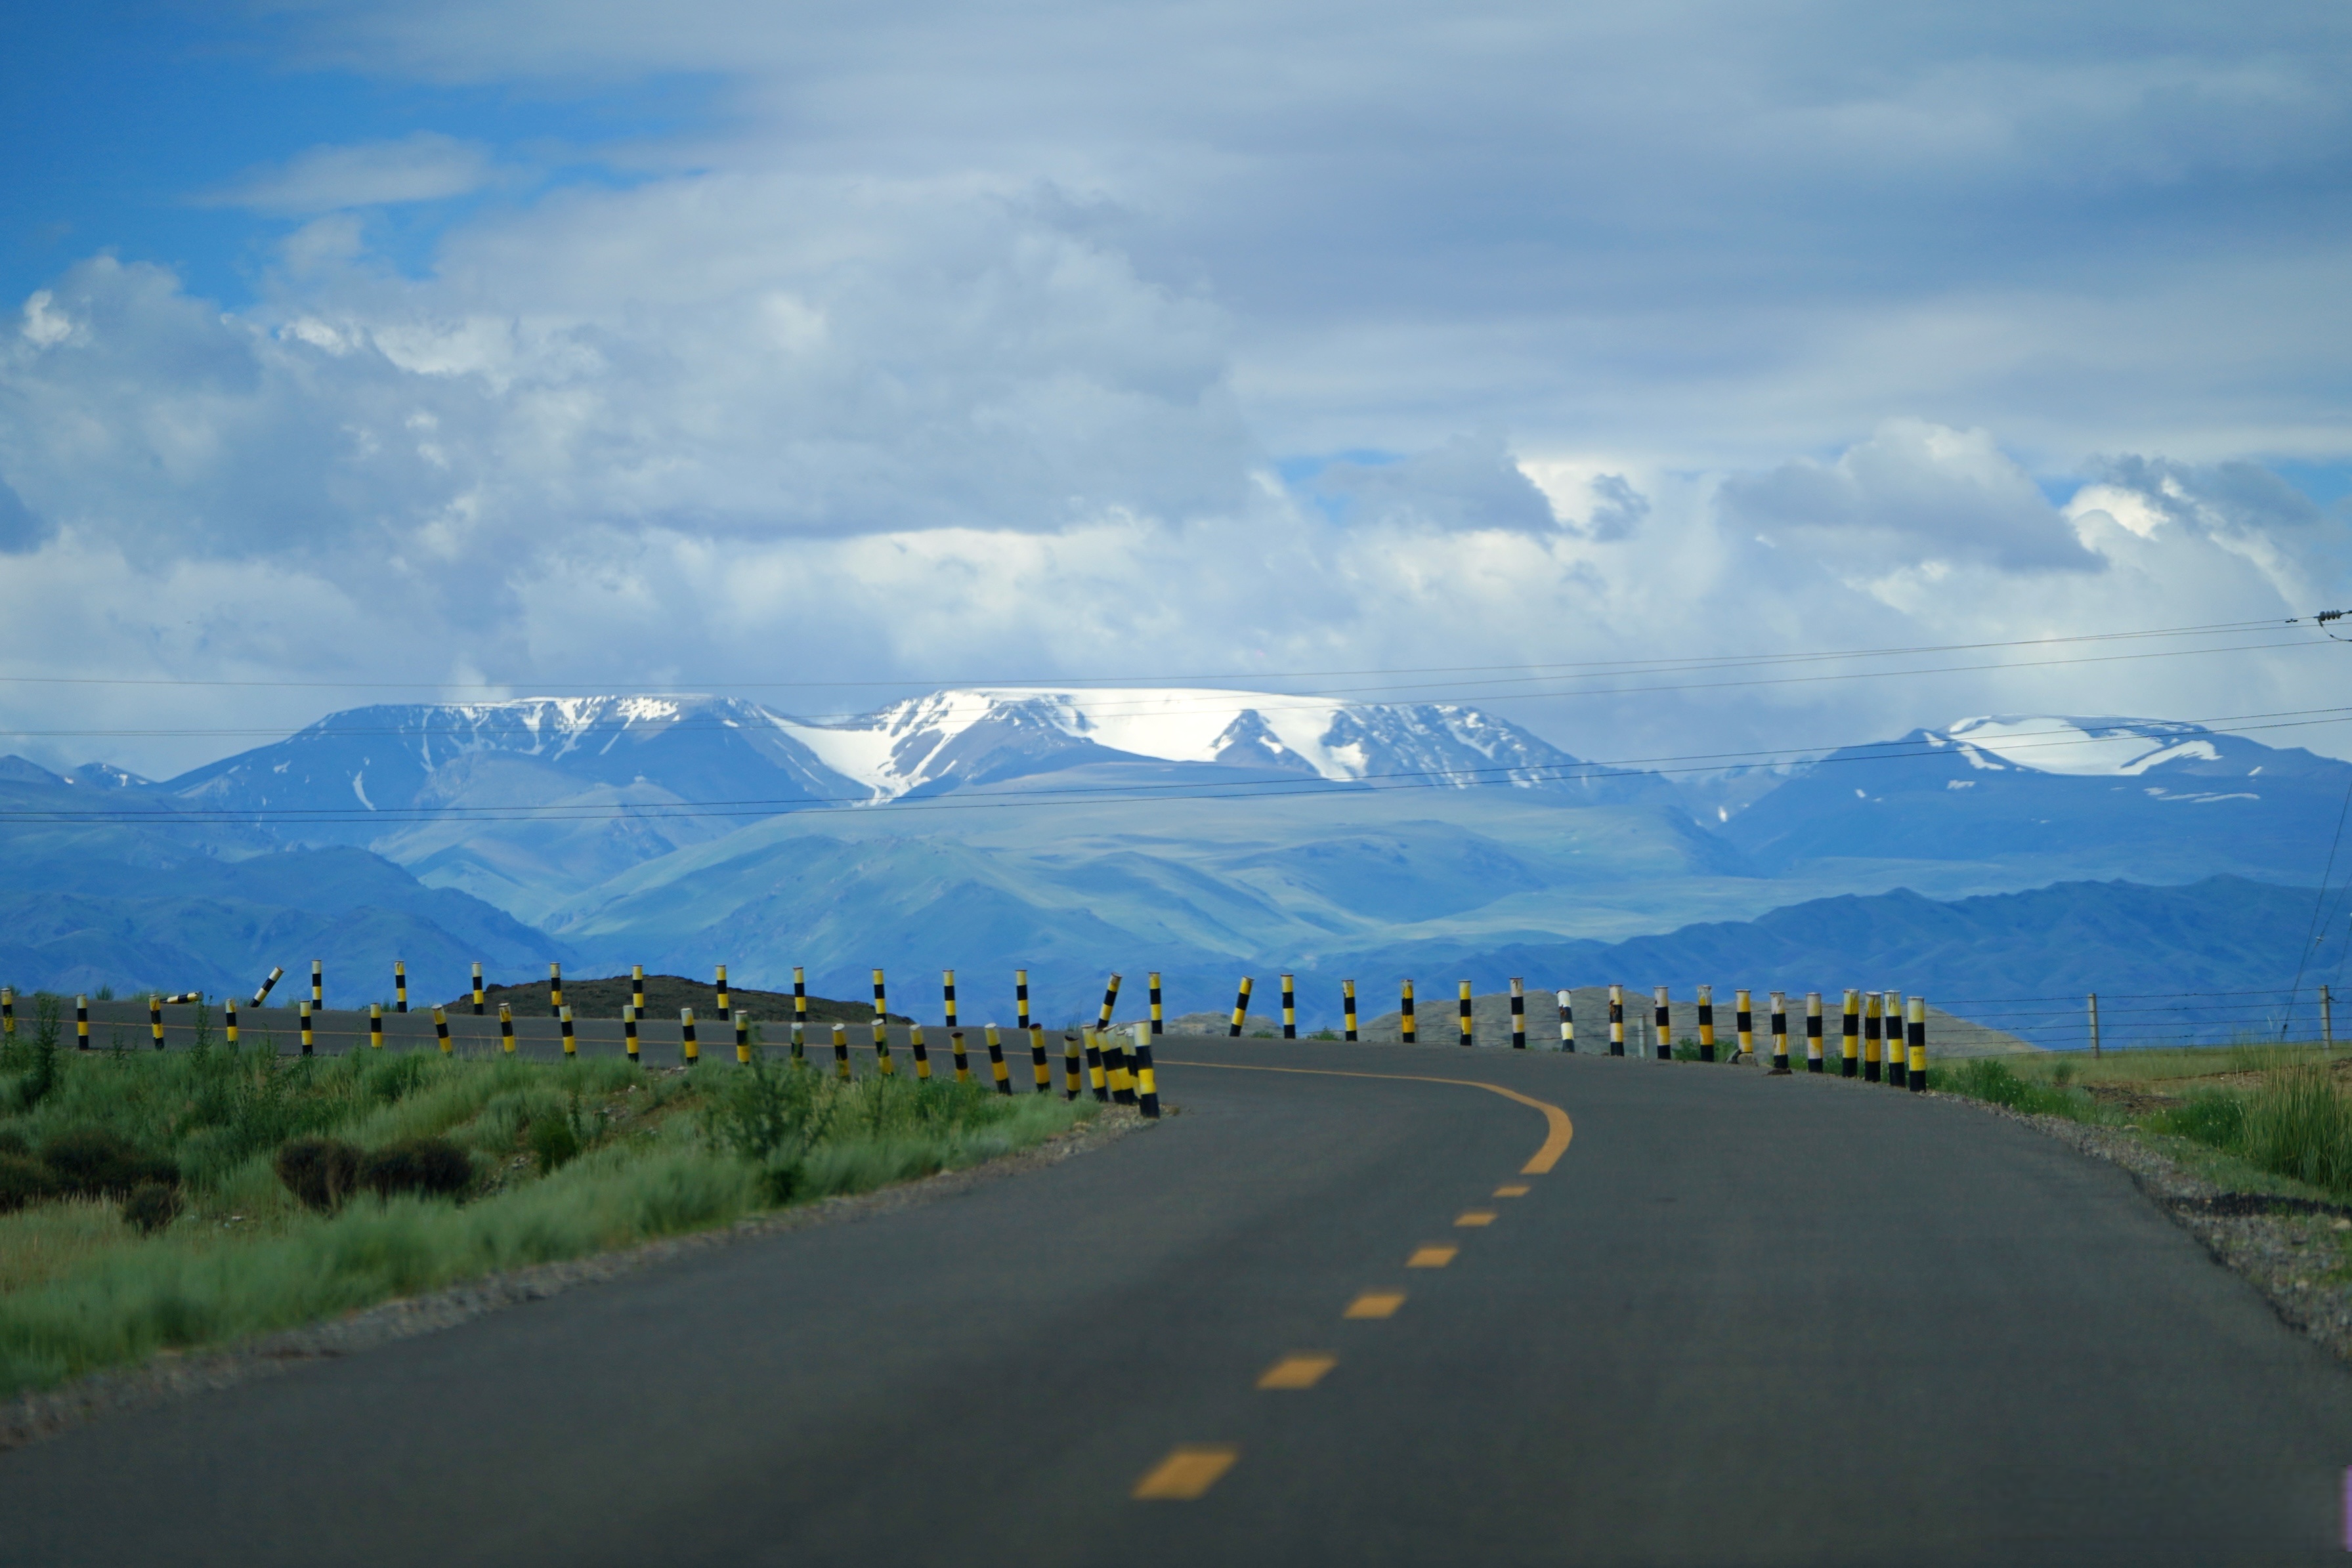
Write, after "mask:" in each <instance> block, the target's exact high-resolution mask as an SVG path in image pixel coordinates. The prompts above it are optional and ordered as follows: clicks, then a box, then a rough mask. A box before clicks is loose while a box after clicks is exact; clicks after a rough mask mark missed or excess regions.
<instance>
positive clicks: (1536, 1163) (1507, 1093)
mask: <svg viewBox="0 0 2352 1568" xmlns="http://www.w3.org/2000/svg"><path fill="white" fill-rule="evenodd" d="M1160 1066H1162V1067H1214V1068H1221V1069H1223V1071H1227V1072H1297V1073H1302V1074H1304V1075H1306V1076H1307V1077H1310V1078H1384V1079H1387V1080H1389V1081H1390V1082H1396V1083H1451V1084H1453V1085H1454V1086H1455V1087H1456V1088H1461V1089H1484V1090H1485V1091H1486V1092H1487V1093H1489V1094H1500V1095H1501V1096H1502V1097H1503V1098H1504V1099H1506V1100H1516V1101H1517V1102H1518V1103H1520V1104H1522V1105H1527V1106H1531V1107H1533V1108H1534V1109H1536V1110H1538V1111H1540V1112H1542V1113H1543V1115H1544V1124H1545V1135H1544V1141H1543V1146H1542V1147H1541V1148H1538V1150H1536V1152H1535V1153H1534V1154H1533V1155H1530V1156H1528V1163H1527V1164H1526V1165H1523V1166H1520V1167H1519V1174H1520V1175H1521V1176H1543V1175H1545V1174H1546V1173H1548V1172H1549V1171H1550V1169H1551V1167H1552V1166H1556V1165H1558V1164H1559V1156H1560V1155H1564V1154H1566V1153H1568V1144H1569V1140H1570V1138H1573V1137H1574V1136H1576V1124H1575V1123H1573V1122H1571V1121H1570V1120H1569V1119H1568V1113H1567V1112H1565V1111H1563V1110H1561V1109H1560V1108H1559V1106H1557V1105H1554V1104H1551V1103H1549V1102H1547V1101H1542V1100H1538V1099H1536V1098H1535V1097H1534V1096H1533V1095H1529V1094H1522V1093H1520V1092H1518V1091H1517V1090H1516V1089H1506V1088H1504V1087H1503V1086H1502V1085H1501V1084H1499V1083H1481V1082H1478V1080H1476V1079H1475V1078H1433V1077H1431V1076H1430V1075H1429V1074H1427V1073H1425V1072H1350V1071H1343V1070H1342V1069H1339V1068H1336V1067H1266V1066H1262V1065H1260V1064H1258V1063H1255V1062H1247V1061H1172V1060H1169V1059H1165V1058H1163V1059H1162V1060H1161V1061H1160Z"/></svg>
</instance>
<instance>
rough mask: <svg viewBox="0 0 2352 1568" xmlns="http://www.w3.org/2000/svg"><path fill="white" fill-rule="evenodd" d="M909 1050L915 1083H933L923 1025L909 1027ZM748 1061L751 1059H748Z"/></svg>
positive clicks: (929, 1055)
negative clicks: (924, 1042) (925, 1047)
mask: <svg viewBox="0 0 2352 1568" xmlns="http://www.w3.org/2000/svg"><path fill="white" fill-rule="evenodd" d="M907 1049H908V1051H910V1052H911V1053H913V1055H914V1058H915V1082H918V1083H929V1082H930V1081H931V1053H930V1052H929V1051H927V1050H925V1049H924V1046H923V1026H922V1025H921V1024H919V1023H916V1024H908V1026H907ZM746 1060H749V1058H748V1057H747V1058H746Z"/></svg>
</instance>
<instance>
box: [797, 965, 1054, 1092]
mask: <svg viewBox="0 0 2352 1568" xmlns="http://www.w3.org/2000/svg"><path fill="white" fill-rule="evenodd" d="M1023 989H1024V990H1025V989H1027V987H1025V986H1024V987H1023ZM986 1034H987V1038H988V1071H989V1072H990V1074H991V1075H992V1076H993V1077H994V1078H995V1080H996V1092H998V1093H999V1094H1010V1093H1012V1092H1013V1074H1012V1073H1010V1072H1008V1071H1005V1067H1004V1042H1003V1040H999V1039H997V1037H996V1026H995V1025H994V1024H990V1025H989V1026H988V1029H987V1030H986ZM833 1038H834V1049H835V1050H836V1051H842V1053H843V1054H842V1058H841V1068H842V1076H843V1077H845V1078H846V1077H848V1076H849V1056H848V1053H847V1051H846V1049H845V1047H843V1046H842V1045H841V1043H840V1042H841V1039H842V1034H841V1026H840V1025H839V1024H835V1025H834V1026H833Z"/></svg>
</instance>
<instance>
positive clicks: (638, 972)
mask: <svg viewBox="0 0 2352 1568" xmlns="http://www.w3.org/2000/svg"><path fill="white" fill-rule="evenodd" d="M629 1005H630V1006H631V1007H633V1008H635V1009H637V1016H638V1017H639V1018H643V1017H645V1016H646V967H645V966H644V965H643V964H632V965H630V966H629Z"/></svg>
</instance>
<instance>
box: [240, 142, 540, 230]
mask: <svg viewBox="0 0 2352 1568" xmlns="http://www.w3.org/2000/svg"><path fill="white" fill-rule="evenodd" d="M495 177H496V172H495V171H494V169H493V168H492V165H491V160H490V153H489V149H488V148H487V147H484V146H482V145H480V144H479V143H478V142H472V141H458V140H457V138H455V137H451V136H445V135H442V134H440V133H439V132H437V131H417V132H415V134H413V135H410V136H405V137H403V138H401V139H399V140H398V141H362V142H355V143H352V144H351V145H348V146H341V147H313V148H311V149H310V150H309V151H308V152H301V153H298V154H297V155H296V156H294V157H292V158H289V159H288V160H287V161H286V162H283V163H280V164H277V165H275V166H273V167H269V168H265V169H255V170H251V171H248V172H247V174H246V175H245V177H244V178H242V179H240V180H238V181H237V182H236V183H234V184H232V185H229V186H226V187H225V188H223V189H220V190H216V191H208V192H205V193H203V194H201V195H199V196H198V197H197V198H196V201H197V203H198V204H200V205H203V206H213V207H244V208H247V209H248V210H250V211H252V212H257V213H266V214H271V215H272V216H278V217H312V216H315V215H317V214H320V213H334V212H342V211H345V210H347V209H350V208H352V207H382V206H394V205H399V204H404V203H409V202H437V201H446V200H447V199H448V198H449V197H452V196H464V195H470V194H471V193H474V192H476V191H478V190H480V189H482V188H483V187H484V186H486V185H488V184H489V183H491V181H492V180H493V179H494V178H495Z"/></svg>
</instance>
